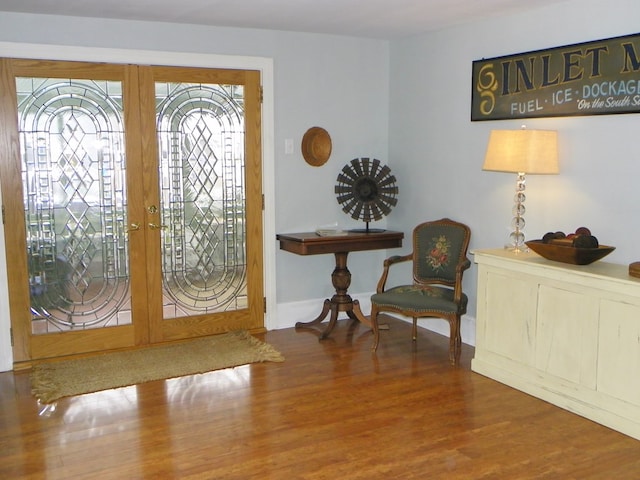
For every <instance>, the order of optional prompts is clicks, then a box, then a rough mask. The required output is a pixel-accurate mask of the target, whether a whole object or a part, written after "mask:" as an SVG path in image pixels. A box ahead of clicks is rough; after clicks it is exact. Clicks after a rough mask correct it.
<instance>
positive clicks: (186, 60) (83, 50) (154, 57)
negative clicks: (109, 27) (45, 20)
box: [0, 42, 276, 372]
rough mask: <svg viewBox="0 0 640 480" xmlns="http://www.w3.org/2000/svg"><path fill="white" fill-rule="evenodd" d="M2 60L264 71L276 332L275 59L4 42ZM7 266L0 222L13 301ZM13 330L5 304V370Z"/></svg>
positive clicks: (2, 279) (270, 323) (3, 292)
mask: <svg viewBox="0 0 640 480" xmlns="http://www.w3.org/2000/svg"><path fill="white" fill-rule="evenodd" d="M0 57H13V58H33V59H50V60H71V61H74V60H75V61H88V62H107V63H134V64H140V65H166V66H186V67H204V68H235V69H245V70H259V71H260V76H261V81H262V90H263V100H262V182H263V194H264V211H263V239H262V240H263V241H262V245H263V258H264V275H263V283H264V295H265V299H266V305H267V308H266V312H265V315H264V326H265V328H266V329H267V330H272V329H273V328H275V327H276V323H275V319H276V311H275V310H276V275H275V256H276V234H275V151H274V96H273V91H274V86H273V59H272V58H267V57H248V56H231V55H217V54H198V53H188V52H162V51H153V50H127V49H111V48H93V47H92V48H87V47H74V46H63V45H44V44H42V45H41V44H28V43H12V42H0ZM6 268H7V267H6V252H5V245H4V226H3V225H2V224H1V223H0V300H2V299H3V298H5V299H8V295H9V294H8V285H7V278H6ZM10 329H11V320H10V316H9V306H8V302H5V301H0V372H2V371H8V370H12V369H13V349H12V347H11V337H10V333H9V332H10Z"/></svg>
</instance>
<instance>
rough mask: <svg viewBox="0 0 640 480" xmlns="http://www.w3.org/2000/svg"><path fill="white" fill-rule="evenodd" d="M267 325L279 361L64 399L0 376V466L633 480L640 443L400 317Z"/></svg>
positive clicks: (47, 472) (207, 474)
mask: <svg viewBox="0 0 640 480" xmlns="http://www.w3.org/2000/svg"><path fill="white" fill-rule="evenodd" d="M389 323H390V325H391V330H389V331H383V332H381V341H380V346H379V348H378V352H377V354H376V355H372V353H371V351H370V346H371V341H372V336H371V332H370V331H368V330H366V329H365V328H364V327H363V326H361V325H359V324H357V323H356V324H354V323H352V322H351V321H347V320H341V321H340V322H338V326H337V327H336V329H335V330H334V332H333V333H332V335H331V337H330V338H329V339H327V340H324V341H322V342H319V341H318V338H317V335H316V334H315V333H313V331H311V330H298V331H296V330H294V329H286V330H279V331H273V332H268V333H266V334H265V335H264V339H265V340H266V341H267V342H269V343H271V344H272V345H274V346H275V347H276V348H277V349H279V350H280V351H281V352H282V353H283V354H284V355H285V357H286V360H285V362H284V363H265V364H255V365H249V366H243V367H239V368H235V369H228V370H222V371H218V372H212V373H208V374H204V375H196V376H191V377H182V378H179V379H174V380H168V381H159V382H151V383H147V384H143V385H139V386H134V387H127V388H122V389H116V390H110V391H105V392H99V393H94V394H89V395H83V396H78V397H75V398H69V399H63V400H61V401H59V402H58V404H57V408H56V410H55V411H54V412H49V413H48V415H47V414H44V415H40V416H39V414H38V412H39V407H38V405H37V403H36V401H35V400H34V399H33V398H32V396H31V394H30V386H29V375H28V373H18V374H15V375H14V374H13V373H2V374H0V478H3V479H9V478H11V479H13V478H32V479H40V478H42V479H44V478H47V479H85V478H87V479H88V478H91V479H103V478H104V479H111V478H114V479H143V478H144V479H156V478H157V479H171V478H180V479H182V478H186V479H201V478H203V479H243V480H244V479H261V480H262V479H276V480H280V479H283V480H290V479H304V480H307V479H308V480H312V479H331V480H335V479H368V480H371V479H474V480H475V479H554V480H556V479H562V480H564V479H580V480H584V479H617V480H620V479H638V478H640V442H639V441H637V440H634V439H632V438H630V437H627V436H625V435H623V434H620V433H617V432H615V431H613V430H610V429H608V428H606V427H603V426H601V425H598V424H596V423H593V422H591V421H589V420H586V419H584V418H581V417H579V416H577V415H574V414H572V413H569V412H567V411H564V410H561V409H560V408H557V407H555V406H553V405H550V404H548V403H545V402H543V401H541V400H538V399H535V398H533V397H530V396H528V395H526V394H524V393H521V392H518V391H516V390H513V389H511V388H509V387H506V386H504V385H501V384H499V383H497V382H494V381H493V380H490V379H487V378H485V377H482V376H480V375H478V374H475V373H473V372H471V371H470V360H471V357H472V355H473V349H472V348H471V347H468V346H466V345H463V351H462V361H461V362H462V363H461V366H459V367H451V366H450V365H449V362H448V350H447V348H448V341H447V339H446V338H444V337H441V336H439V335H437V334H434V333H432V332H428V331H426V330H423V329H420V331H419V338H418V342H417V346H416V348H412V342H411V326H410V325H408V324H405V323H402V322H399V321H396V320H393V319H390V320H389Z"/></svg>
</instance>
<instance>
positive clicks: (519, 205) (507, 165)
mask: <svg viewBox="0 0 640 480" xmlns="http://www.w3.org/2000/svg"><path fill="white" fill-rule="evenodd" d="M557 137H558V136H557V132H555V131H552V130H527V129H526V128H524V127H523V128H522V129H521V130H492V131H491V135H490V136H489V144H488V145H487V153H486V155H485V158H484V165H483V166H482V169H483V170H488V171H493V172H507V173H515V174H517V178H516V193H515V197H514V206H513V219H512V221H511V227H512V228H513V231H512V232H511V234H510V235H509V245H507V246H506V248H508V249H510V250H512V251H513V252H515V253H518V252H524V251H527V248H526V246H525V243H524V241H525V240H524V232H523V229H524V226H525V221H524V213H525V208H524V201H525V200H526V197H525V193H524V192H525V174H529V175H531V174H534V175H541V174H547V175H549V174H557V173H558V171H559V169H558V138H557Z"/></svg>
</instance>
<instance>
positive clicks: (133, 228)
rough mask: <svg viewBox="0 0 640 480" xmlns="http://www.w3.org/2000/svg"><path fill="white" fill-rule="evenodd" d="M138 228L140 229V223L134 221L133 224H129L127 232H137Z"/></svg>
mask: <svg viewBox="0 0 640 480" xmlns="http://www.w3.org/2000/svg"><path fill="white" fill-rule="evenodd" d="M138 230H140V224H139V223H132V224H131V225H129V228H127V232H137V231H138Z"/></svg>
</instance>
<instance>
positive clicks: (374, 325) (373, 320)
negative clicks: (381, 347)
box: [370, 304, 380, 352]
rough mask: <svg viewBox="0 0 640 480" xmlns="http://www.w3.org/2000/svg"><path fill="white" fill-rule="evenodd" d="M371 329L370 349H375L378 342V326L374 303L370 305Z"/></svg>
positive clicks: (376, 310)
mask: <svg viewBox="0 0 640 480" xmlns="http://www.w3.org/2000/svg"><path fill="white" fill-rule="evenodd" d="M370 321H371V329H372V330H373V345H371V350H372V351H374V352H375V351H376V350H377V349H378V343H379V342H380V328H379V327H378V309H377V308H376V306H375V304H372V305H371V317H370Z"/></svg>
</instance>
